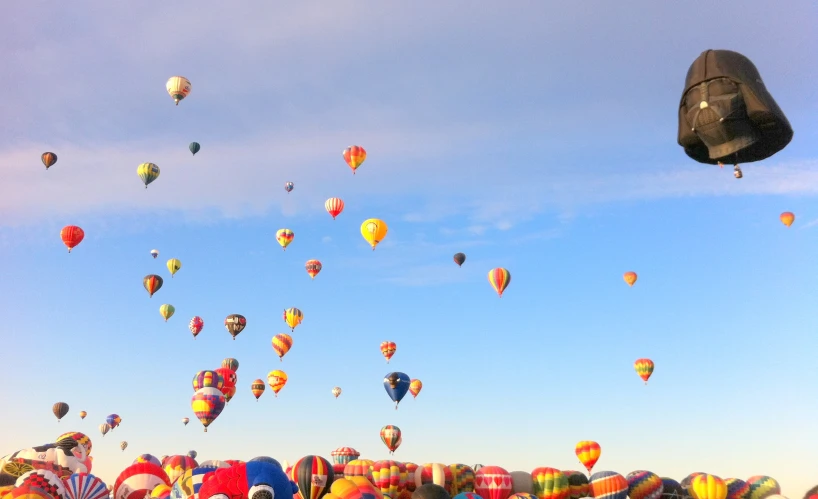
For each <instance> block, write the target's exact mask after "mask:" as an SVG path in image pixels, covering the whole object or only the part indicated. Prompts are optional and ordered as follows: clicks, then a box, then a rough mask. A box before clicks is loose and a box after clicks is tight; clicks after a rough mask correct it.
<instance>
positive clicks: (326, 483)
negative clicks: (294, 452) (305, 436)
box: [287, 455, 335, 499]
mask: <svg viewBox="0 0 818 499" xmlns="http://www.w3.org/2000/svg"><path fill="white" fill-rule="evenodd" d="M287 474H288V475H289V477H290V480H292V481H293V482H295V483H296V484H298V494H297V495H296V496H294V497H299V498H300V499H321V497H323V496H324V495H325V494H326V493H327V492H329V488H330V485H331V484H332V482H333V480H334V479H335V476H334V473H333V471H332V464H330V462H329V461H327V460H326V459H324V458H323V457H321V456H312V455H310V456H304V457H302V458H301V459H299V460H298V461H296V462H295V464H293V467H292V468H291V469H290V471H289V472H287Z"/></svg>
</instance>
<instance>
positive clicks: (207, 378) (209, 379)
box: [193, 370, 224, 392]
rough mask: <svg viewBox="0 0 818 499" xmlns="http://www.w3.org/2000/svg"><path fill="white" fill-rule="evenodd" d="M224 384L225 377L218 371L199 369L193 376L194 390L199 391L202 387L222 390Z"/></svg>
mask: <svg viewBox="0 0 818 499" xmlns="http://www.w3.org/2000/svg"><path fill="white" fill-rule="evenodd" d="M223 386H224V377H223V376H222V375H221V374H220V373H219V372H218V371H211V370H205V371H199V372H197V373H196V375H195V376H193V391H194V392H198V391H199V390H201V389H202V388H215V389H216V390H219V391H221V389H222V387H223Z"/></svg>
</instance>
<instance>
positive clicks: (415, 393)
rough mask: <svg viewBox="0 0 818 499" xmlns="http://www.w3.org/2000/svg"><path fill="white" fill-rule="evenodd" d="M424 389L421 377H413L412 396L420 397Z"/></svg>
mask: <svg viewBox="0 0 818 499" xmlns="http://www.w3.org/2000/svg"><path fill="white" fill-rule="evenodd" d="M422 389H423V383H422V382H421V381H420V380H419V379H413V380H412V381H410V382H409V393H411V394H412V398H418V394H419V393H420V391H421V390H422ZM464 466H465V465H464Z"/></svg>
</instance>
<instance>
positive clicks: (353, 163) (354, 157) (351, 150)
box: [341, 146, 366, 175]
mask: <svg viewBox="0 0 818 499" xmlns="http://www.w3.org/2000/svg"><path fill="white" fill-rule="evenodd" d="M341 154H342V155H343V156H344V161H346V162H347V164H348V165H349V167H350V168H352V174H353V175H355V170H357V169H358V167H359V166H361V164H362V163H363V162H364V160H366V150H364V148H363V147H361V146H349V147H347V148H346V149H344V152H342V153H341Z"/></svg>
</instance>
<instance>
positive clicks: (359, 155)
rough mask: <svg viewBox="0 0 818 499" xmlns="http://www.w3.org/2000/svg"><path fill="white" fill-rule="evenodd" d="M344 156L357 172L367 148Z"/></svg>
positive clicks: (351, 149)
mask: <svg viewBox="0 0 818 499" xmlns="http://www.w3.org/2000/svg"><path fill="white" fill-rule="evenodd" d="M341 155H342V156H343V157H344V161H346V162H347V164H348V165H349V167H350V168H352V174H353V175H354V174H355V170H357V169H358V167H359V166H361V163H363V162H364V161H365V160H366V150H365V149H364V148H363V147H361V146H349V147H347V148H346V149H344V151H343V152H342V153H341ZM393 499H394V498H393Z"/></svg>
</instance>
